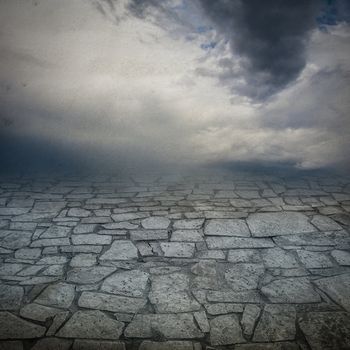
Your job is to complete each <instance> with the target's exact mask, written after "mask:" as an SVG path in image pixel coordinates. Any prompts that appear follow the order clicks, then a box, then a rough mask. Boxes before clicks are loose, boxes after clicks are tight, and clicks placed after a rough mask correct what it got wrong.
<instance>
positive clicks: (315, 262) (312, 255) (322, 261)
mask: <svg viewBox="0 0 350 350" xmlns="http://www.w3.org/2000/svg"><path fill="white" fill-rule="evenodd" d="M297 254H298V256H299V259H300V261H301V262H302V263H303V264H304V265H305V267H306V268H307V269H312V268H314V269H315V268H316V269H317V268H326V267H332V266H333V263H332V261H331V260H330V259H329V258H328V257H327V256H326V255H325V254H324V253H319V252H310V251H307V250H297Z"/></svg>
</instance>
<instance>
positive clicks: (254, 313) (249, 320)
mask: <svg viewBox="0 0 350 350" xmlns="http://www.w3.org/2000/svg"><path fill="white" fill-rule="evenodd" d="M260 311H261V309H260V307H259V306H257V305H254V304H248V305H246V306H245V308H244V312H243V315H242V319H241V326H242V330H243V333H244V335H245V336H247V337H251V336H252V334H253V331H254V327H255V324H256V321H257V320H258V318H259V316H260Z"/></svg>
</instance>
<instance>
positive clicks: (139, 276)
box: [101, 270, 149, 297]
mask: <svg viewBox="0 0 350 350" xmlns="http://www.w3.org/2000/svg"><path fill="white" fill-rule="evenodd" d="M148 277H149V274H148V273H146V272H143V271H140V270H131V271H124V272H116V273H114V274H113V275H111V276H109V277H107V278H106V279H105V280H104V282H103V284H102V287H101V290H102V291H105V292H108V293H113V294H120V295H125V296H131V297H142V296H143V294H144V292H145V289H146V286H147V282H148Z"/></svg>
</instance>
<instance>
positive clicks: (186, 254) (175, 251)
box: [160, 242, 195, 258]
mask: <svg viewBox="0 0 350 350" xmlns="http://www.w3.org/2000/svg"><path fill="white" fill-rule="evenodd" d="M160 247H161V249H162V251H163V253H164V256H165V257H167V258H192V257H193V255H194V250H195V245H194V244H193V243H180V242H169V243H160Z"/></svg>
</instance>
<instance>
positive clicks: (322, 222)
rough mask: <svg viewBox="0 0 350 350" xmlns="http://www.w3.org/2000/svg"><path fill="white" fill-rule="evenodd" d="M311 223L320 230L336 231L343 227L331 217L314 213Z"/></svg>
mask: <svg viewBox="0 0 350 350" xmlns="http://www.w3.org/2000/svg"><path fill="white" fill-rule="evenodd" d="M311 223H312V224H313V225H314V226H316V227H317V228H318V229H319V230H320V231H336V230H342V229H343V228H342V227H341V226H340V225H339V224H337V223H336V222H335V221H334V220H333V219H331V218H329V217H328V216H325V215H314V217H313V218H312V220H311Z"/></svg>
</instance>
